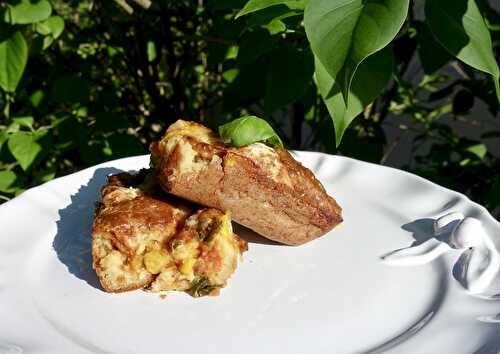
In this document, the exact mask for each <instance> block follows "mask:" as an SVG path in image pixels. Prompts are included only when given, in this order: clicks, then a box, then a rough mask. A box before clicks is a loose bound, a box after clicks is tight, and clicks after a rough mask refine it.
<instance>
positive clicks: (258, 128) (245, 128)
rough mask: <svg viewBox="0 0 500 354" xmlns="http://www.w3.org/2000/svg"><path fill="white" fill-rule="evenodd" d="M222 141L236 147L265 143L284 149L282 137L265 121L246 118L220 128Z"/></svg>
mask: <svg viewBox="0 0 500 354" xmlns="http://www.w3.org/2000/svg"><path fill="white" fill-rule="evenodd" d="M219 135H220V137H221V138H222V140H223V141H224V142H225V143H226V144H229V145H232V146H234V147H240V146H245V145H250V144H253V143H258V142H260V143H264V144H267V145H270V146H279V147H283V143H282V142H281V139H280V137H279V136H278V134H276V132H275V131H274V130H273V128H272V127H271V126H270V125H269V123H268V122H266V121H265V120H264V119H261V118H258V117H255V116H245V117H241V118H238V119H235V120H233V121H232V122H229V123H227V124H224V125H221V126H220V127H219Z"/></svg>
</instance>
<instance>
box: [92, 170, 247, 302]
mask: <svg viewBox="0 0 500 354" xmlns="http://www.w3.org/2000/svg"><path fill="white" fill-rule="evenodd" d="M101 198H102V200H101V202H100V203H98V204H97V206H96V213H95V220H94V226H93V230H92V255H93V267H94V269H95V270H96V273H97V276H98V277H99V280H100V282H101V284H102V286H103V288H104V289H105V290H106V291H108V292H123V291H129V290H134V289H145V290H149V291H152V292H160V291H168V290H179V291H186V292H188V293H190V294H191V295H193V296H203V295H209V294H211V295H214V294H217V293H218V289H220V288H222V287H224V286H225V285H226V284H227V280H228V279H229V277H230V276H231V275H232V273H233V272H234V271H235V269H236V266H237V262H238V258H239V257H240V255H241V253H242V252H243V251H244V250H246V247H247V244H246V242H245V241H243V240H241V239H240V238H239V237H238V236H237V235H236V234H234V233H233V231H232V227H231V219H230V216H229V214H228V213H223V212H221V211H219V210H217V209H213V208H205V209H201V210H195V209H194V207H193V206H192V205H187V204H186V203H183V202H181V201H179V200H176V199H174V198H173V197H169V196H167V195H165V194H164V193H163V192H161V190H160V189H159V188H157V186H156V184H155V181H154V176H153V174H152V173H148V172H145V171H143V172H141V173H139V174H138V175H135V176H133V175H130V174H128V173H120V174H117V175H113V176H110V177H109V178H108V182H107V184H106V185H105V186H104V187H103V188H102V191H101Z"/></svg>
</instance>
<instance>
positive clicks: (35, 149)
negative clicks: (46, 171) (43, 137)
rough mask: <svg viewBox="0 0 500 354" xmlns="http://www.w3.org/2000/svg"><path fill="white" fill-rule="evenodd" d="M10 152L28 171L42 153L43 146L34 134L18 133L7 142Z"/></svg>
mask: <svg viewBox="0 0 500 354" xmlns="http://www.w3.org/2000/svg"><path fill="white" fill-rule="evenodd" d="M7 146H8V147H9V150H10V152H11V153H12V155H13V156H14V157H15V158H16V160H17V162H19V165H21V167H22V169H23V170H24V171H26V170H28V169H29V168H30V166H31V165H32V164H33V162H35V160H36V158H37V156H38V155H39V154H40V153H41V152H42V146H41V145H40V144H39V143H38V142H37V136H36V134H33V133H27V132H17V133H14V134H12V135H11V136H10V137H9V140H8V141H7Z"/></svg>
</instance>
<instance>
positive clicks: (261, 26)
mask: <svg viewBox="0 0 500 354" xmlns="http://www.w3.org/2000/svg"><path fill="white" fill-rule="evenodd" d="M25 3H27V5H26V4H25ZM120 3H121V5H122V6H120ZM245 3H246V0H197V1H183V0H154V1H153V3H152V4H151V6H150V7H149V8H148V9H147V10H145V9H142V8H140V7H139V6H136V4H131V5H130V4H128V5H124V3H123V2H122V1H116V2H114V1H111V0H103V1H87V0H85V1H59V0H52V1H50V2H48V1H47V0H39V1H37V2H34V3H33V2H29V1H27V0H22V1H21V0H10V1H7V2H1V3H0V12H1V14H0V70H1V69H2V66H5V65H7V63H6V56H5V55H6V54H5V53H7V55H10V57H11V58H12V57H13V56H14V57H18V58H21V59H20V60H21V61H22V57H23V52H26V53H27V55H26V56H27V65H26V67H25V69H24V72H22V71H21V74H22V76H20V77H19V80H20V81H19V83H18V84H17V85H16V86H15V87H14V88H13V89H9V90H5V89H4V90H0V91H1V96H0V107H2V113H1V115H0V198H1V200H2V201H6V200H9V199H10V198H12V197H14V196H15V195H17V194H19V193H21V192H22V191H23V190H25V189H27V188H29V187H32V186H35V185H38V184H41V183H43V182H45V181H48V180H51V179H53V178H55V177H57V176H62V175H65V174H68V173H71V172H74V171H78V170H80V169H83V168H85V167H88V166H91V165H95V164H98V163H100V162H103V161H106V160H111V159H116V158H120V157H124V156H130V155H137V154H144V153H147V151H148V145H149V143H150V142H151V141H153V140H154V139H157V138H158V137H159V136H161V134H162V132H163V131H164V129H165V128H166V127H167V126H168V125H169V124H171V123H172V122H174V121H175V120H177V119H178V118H183V119H188V120H196V121H200V122H203V123H204V124H206V125H208V126H210V127H216V126H217V125H219V124H220V123H223V122H226V121H228V120H231V119H233V118H236V117H239V116H241V115H244V114H253V115H258V116H261V117H265V118H266V119H267V120H268V121H269V122H270V123H271V124H272V125H273V127H274V128H275V129H276V130H277V131H278V133H279V134H280V136H281V137H282V139H283V142H284V143H285V145H286V146H287V147H288V148H290V149H301V150H316V151H324V152H328V153H336V154H342V155H346V156H351V157H355V158H358V159H361V160H365V161H370V162H375V163H379V164H383V165H390V166H394V167H398V168H401V169H405V170H408V171H410V172H413V173H416V174H418V175H421V176H423V177H425V178H428V179H430V180H432V181H435V182H437V183H439V184H441V185H443V186H446V187H449V188H452V189H454V190H457V191H459V192H462V193H464V194H466V195H468V196H469V197H470V198H471V199H473V200H474V201H477V202H479V203H481V204H483V205H485V206H486V207H487V208H488V209H489V210H490V211H491V212H492V213H493V214H494V215H495V216H496V217H497V218H498V217H499V216H500V121H499V119H498V118H499V113H498V108H499V104H498V100H497V98H496V96H495V92H494V87H493V84H492V82H491V77H490V76H488V75H486V74H484V73H482V72H479V71H476V70H473V69H472V68H470V67H468V66H467V65H464V64H463V63H461V62H460V61H457V60H456V59H454V58H452V57H451V56H450V55H449V54H448V53H447V52H446V51H445V50H444V49H443V48H442V47H440V46H439V45H438V44H437V43H436V41H435V39H434V38H433V37H432V35H431V34H430V33H429V29H428V27H427V25H426V24H425V22H423V9H422V8H423V6H424V5H423V2H422V1H414V2H412V3H411V5H410V11H409V16H408V18H407V19H406V22H405V24H404V25H403V28H402V29H401V30H400V31H399V33H398V35H397V37H396V38H395V40H394V41H393V42H392V44H391V46H392V48H393V50H394V53H395V61H394V64H393V73H392V78H391V80H390V81H389V83H388V85H387V87H386V88H385V89H384V91H383V92H382V93H381V95H380V96H378V98H376V99H375V101H374V102H373V103H372V104H370V105H369V106H368V107H366V109H365V110H364V112H362V113H361V114H360V115H359V117H358V118H357V119H356V120H354V122H353V123H352V124H351V126H350V127H349V128H348V129H347V130H346V132H345V134H344V138H343V140H342V142H341V144H340V145H339V146H338V148H337V147H336V144H335V134H334V126H333V123H332V119H331V118H330V116H329V114H328V110H327V108H326V106H325V104H324V103H323V101H322V100H321V97H320V95H319V93H318V92H317V88H316V85H315V84H314V82H315V81H314V76H313V73H314V57H313V56H312V53H311V52H310V46H309V43H308V41H307V37H306V34H305V30H304V24H303V15H302V13H301V12H296V13H293V11H292V12H290V11H287V12H286V13H285V12H283V9H282V8H280V7H276V6H275V7H270V8H267V9H264V10H261V11H257V12H255V13H253V14H250V15H248V16H242V17H239V18H237V19H235V14H236V13H237V12H238V11H239V10H240V9H241V8H242V7H243V6H244V5H245ZM34 4H35V5H34ZM477 4H478V6H479V8H480V10H481V13H482V15H483V16H484V18H485V19H486V23H487V25H488V28H489V30H490V33H491V36H492V42H493V50H494V52H495V56H496V58H497V59H498V58H499V53H500V15H499V11H498V9H494V8H493V7H492V6H493V4H492V3H489V2H488V1H486V0H481V1H479V0H478V1H477ZM24 5H26V6H28V7H29V6H31V7H30V8H28V7H25V8H22V6H24ZM20 6H21V9H20V10H19V7H20ZM33 6H36V7H37V9H36V10H33ZM123 6H125V7H123ZM16 7H17V10H12V9H13V8H16ZM130 10H133V13H132V14H131V13H129V12H130ZM16 11H17V12H16ZM19 36H22V38H19ZM21 64H22V63H21ZM14 69H15V68H14ZM14 72H15V70H14ZM9 79H10V80H11V81H12V77H11V78H3V80H4V83H3V84H4V86H5V85H7V83H6V81H5V80H9ZM14 79H15V78H14ZM1 80H2V79H1V78H0V81H1ZM0 83H1V82H0ZM389 182H390V181H380V183H389Z"/></svg>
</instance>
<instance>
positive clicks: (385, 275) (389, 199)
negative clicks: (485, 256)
mask: <svg viewBox="0 0 500 354" xmlns="http://www.w3.org/2000/svg"><path fill="white" fill-rule="evenodd" d="M294 154H295V156H296V158H297V159H298V160H299V161H301V162H302V163H303V164H304V165H305V166H307V167H309V168H310V169H312V171H313V172H314V173H315V174H316V176H317V177H318V178H319V179H320V181H321V182H322V183H323V185H324V186H325V188H326V189H327V191H328V193H329V194H330V195H332V196H333V197H334V198H335V199H336V200H337V201H338V203H339V204H340V205H341V206H342V208H343V217H344V222H343V224H342V225H341V226H339V227H337V228H336V229H335V230H333V231H332V232H330V233H328V234H327V235H325V236H323V237H321V238H319V239H317V240H315V241H313V242H310V243H308V244H306V245H303V246H300V247H290V246H282V245H277V244H273V243H272V242H268V241H266V240H265V239H263V238H261V237H260V236H258V235H256V234H254V233H252V232H250V231H248V230H246V229H243V228H241V227H238V226H235V228H236V230H237V232H238V233H240V234H241V235H242V237H244V238H246V239H247V240H248V241H249V242H250V243H249V250H248V252H246V253H245V254H244V259H243V262H242V263H241V264H240V266H239V267H238V269H237V271H236V273H235V274H234V275H233V277H232V278H231V280H230V282H229V285H228V286H227V288H225V289H223V290H222V292H221V295H220V296H218V297H205V298H198V299H196V298H192V297H190V296H189V295H187V294H184V293H171V294H169V295H168V296H167V297H166V298H165V299H161V298H160V296H158V295H157V294H151V293H146V292H143V291H134V292H129V293H123V294H107V293H105V292H103V291H102V290H101V288H100V286H99V285H98V281H97V279H96V276H95V274H94V272H93V270H92V268H91V254H90V242H91V226H92V218H93V207H94V203H95V202H96V201H97V200H98V198H99V197H98V195H99V189H100V187H101V186H102V185H103V183H104V182H105V179H106V176H107V175H108V174H111V173H116V172H118V171H122V170H124V171H129V170H138V169H140V168H143V167H147V166H148V163H149V157H148V156H138V157H130V158H125V159H120V160H116V161H111V162H107V163H104V164H101V165H98V166H95V167H91V168H88V169H86V170H83V171H81V172H78V173H75V174H72V175H69V176H66V177H62V178H58V179H55V180H53V181H51V182H49V183H46V184H44V185H42V186H39V187H36V188H33V189H31V190H29V191H26V192H25V193H23V194H22V195H20V196H19V197H17V198H15V199H13V200H11V201H9V202H7V203H5V204H3V205H2V206H1V207H0V225H1V226H2V229H1V230H2V231H1V236H0V352H1V353H4V352H5V353H21V352H22V353H37V354H38V353H47V354H48V353H50V354H54V353H64V354H67V353H120V354H124V353H140V354H142V353H166V352H172V353H193V354H194V353H217V354H223V353H240V354H244V353H249V354H250V353H252V354H255V353H300V354H304V353H308V354H309V353H310V354H313V353H318V354H320V353H321V354H325V353H334V354H342V353H381V352H393V353H407V354H408V353H410V354H413V353H441V354H443V353H453V354H460V353H477V354H485V353H497V352H498V351H499V350H500V337H499V336H498V331H499V330H500V329H499V327H497V325H495V324H492V323H485V322H484V321H480V320H478V318H481V316H493V317H492V318H494V316H495V315H496V314H498V313H500V302H498V301H491V300H486V299H482V298H477V297H472V296H470V295H468V294H467V293H466V292H465V291H464V289H463V288H462V287H461V285H460V284H459V282H458V281H457V280H456V279H455V277H454V274H453V271H452V269H453V265H454V263H455V262H456V261H457V258H458V257H459V256H460V254H459V253H450V254H448V255H445V256H444V257H441V258H440V259H438V260H436V261H434V262H432V263H431V264H427V265H424V266H416V267H390V266H387V265H385V264H382V263H381V262H380V256H381V255H383V254H385V253H387V252H390V251H392V250H394V249H398V248H402V247H406V246H409V245H410V244H412V242H413V241H415V240H417V241H419V240H421V239H425V238H428V237H430V235H431V230H432V222H433V220H434V219H435V218H436V217H437V216H439V215H442V214H444V213H446V212H449V211H461V212H462V213H464V214H465V215H466V216H473V217H476V218H478V219H480V220H481V221H482V222H483V224H484V226H485V228H486V230H487V231H488V232H489V234H490V235H492V236H497V238H495V241H498V236H500V224H499V223H498V222H496V221H495V220H494V219H493V218H492V217H491V216H490V215H489V214H488V212H487V211H486V210H485V209H484V208H483V207H481V206H479V205H477V204H475V203H473V202H471V201H470V200H468V199H467V198H466V197H464V196H463V195H461V194H458V193H456V192H452V191H450V190H447V189H444V188H442V187H439V186H437V185H435V184H433V183H431V182H428V181H426V180H424V179H422V178H419V177H417V176H414V175H411V174H409V173H406V172H402V171H400V170H396V169H391V168H387V167H381V166H377V165H373V164H368V163H365V162H360V161H356V160H352V159H348V158H344V157H338V156H330V155H325V154H320V153H310V152H296V153H294ZM497 243H500V242H497ZM497 280H498V279H497ZM499 283H500V282H499ZM493 291H494V289H493V290H492V292H493Z"/></svg>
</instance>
